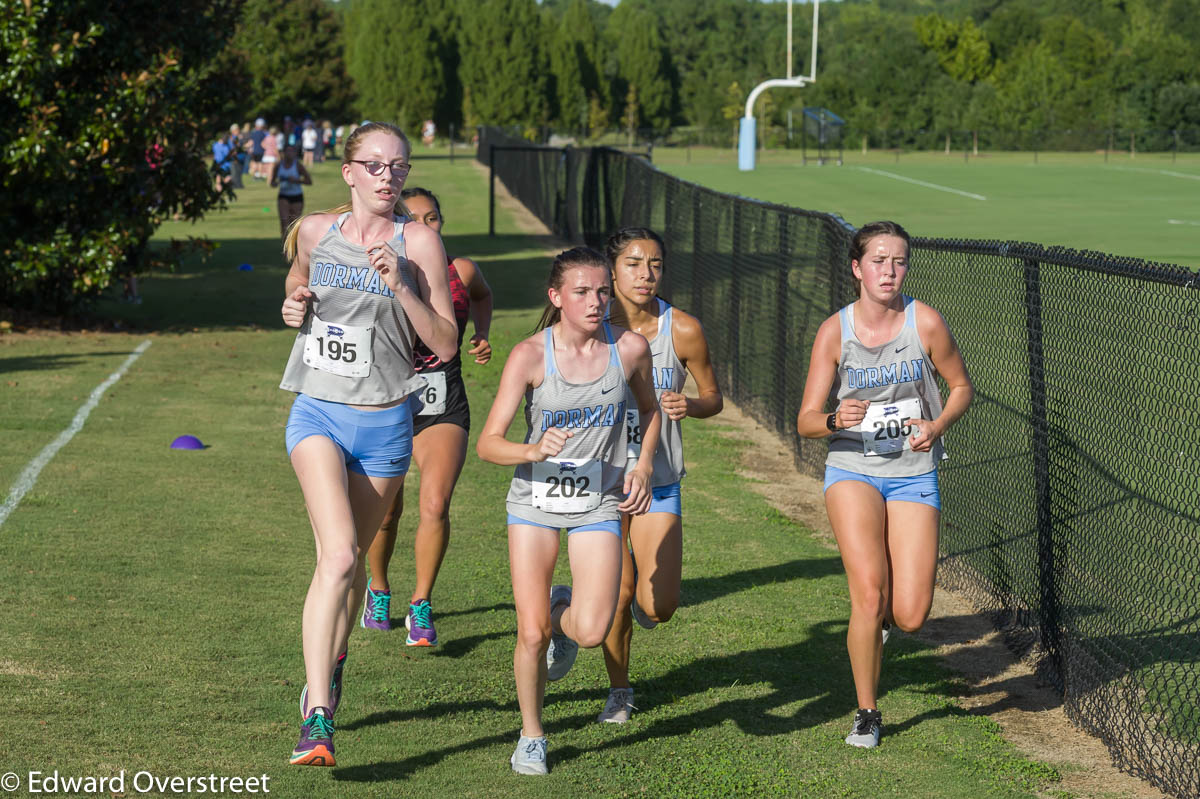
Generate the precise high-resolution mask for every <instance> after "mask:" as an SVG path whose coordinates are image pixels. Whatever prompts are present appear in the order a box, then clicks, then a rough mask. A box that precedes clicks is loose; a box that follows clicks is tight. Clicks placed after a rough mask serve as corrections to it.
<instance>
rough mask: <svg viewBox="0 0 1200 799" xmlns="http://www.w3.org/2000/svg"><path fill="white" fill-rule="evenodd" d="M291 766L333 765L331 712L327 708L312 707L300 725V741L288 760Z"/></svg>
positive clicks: (334, 762)
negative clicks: (309, 713) (310, 712)
mask: <svg viewBox="0 0 1200 799" xmlns="http://www.w3.org/2000/svg"><path fill="white" fill-rule="evenodd" d="M288 762H289V763H291V764H292V765H293V766H333V765H336V764H337V761H335V760H334V759H333V713H332V711H330V710H329V708H325V707H314V708H313V711H312V714H311V715H309V717H308V718H306V719H305V720H304V723H303V724H301V725H300V742H299V743H298V744H296V748H295V749H293V750H292V756H291V758H289V760H288Z"/></svg>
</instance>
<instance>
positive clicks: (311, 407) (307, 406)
mask: <svg viewBox="0 0 1200 799" xmlns="http://www.w3.org/2000/svg"><path fill="white" fill-rule="evenodd" d="M412 429H413V417H412V404H411V403H408V402H402V403H400V404H399V405H396V406H395V407H392V408H385V409H383V410H381V411H364V410H360V409H358V408H352V407H350V406H349V405H343V404H342V403H340V402H327V401H325V400H319V399H313V398H312V397H309V396H307V395H305V394H297V395H296V401H295V402H293V403H292V412H291V414H289V415H288V423H287V434H286V439H285V440H286V442H287V452H288V455H289V456H290V455H291V454H292V450H293V449H295V448H296V445H297V444H299V443H300V442H301V441H303V440H304V439H306V438H308V437H309V436H324V437H325V438H328V439H329V440H330V441H332V442H333V443H334V444H337V446H338V447H339V448H340V449H341V450H342V454H343V455H344V456H345V458H346V468H347V469H349V470H350V471H352V472H358V473H359V474H365V475H368V476H370V477H399V476H400V475H402V474H406V473H407V472H408V464H409V461H410V459H411V458H412V438H413V432H412Z"/></svg>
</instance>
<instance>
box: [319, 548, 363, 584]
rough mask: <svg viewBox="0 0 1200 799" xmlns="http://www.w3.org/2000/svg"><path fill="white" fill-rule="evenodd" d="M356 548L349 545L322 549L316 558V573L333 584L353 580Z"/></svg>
mask: <svg viewBox="0 0 1200 799" xmlns="http://www.w3.org/2000/svg"><path fill="white" fill-rule="evenodd" d="M358 555H359V553H358V547H356V546H354V545H353V544H351V545H350V546H342V547H322V548H321V555H320V557H318V558H317V571H318V572H319V573H320V574H321V576H322V577H324V578H325V579H327V580H333V581H335V582H342V581H350V580H353V579H354V572H355V570H356V569H357V568H358V560H359V558H358Z"/></svg>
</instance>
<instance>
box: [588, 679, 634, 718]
mask: <svg viewBox="0 0 1200 799" xmlns="http://www.w3.org/2000/svg"><path fill="white" fill-rule="evenodd" d="M633 710H637V708H636V707H635V706H634V704H633V689H632V688H613V689H612V690H611V691H609V692H608V703H607V704H605V705H604V711H603V712H601V713H600V715H599V716H597V717H596V721H606V722H608V723H609V724H624V723H625V722H627V721H629V714H630V711H633Z"/></svg>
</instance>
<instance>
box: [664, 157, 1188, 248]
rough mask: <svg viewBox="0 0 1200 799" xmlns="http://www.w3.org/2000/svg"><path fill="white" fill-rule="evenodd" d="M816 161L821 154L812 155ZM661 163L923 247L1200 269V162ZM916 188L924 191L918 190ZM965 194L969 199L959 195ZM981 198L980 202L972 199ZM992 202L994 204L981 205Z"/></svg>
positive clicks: (720, 187)
mask: <svg viewBox="0 0 1200 799" xmlns="http://www.w3.org/2000/svg"><path fill="white" fill-rule="evenodd" d="M810 154H811V153H810ZM653 157H654V164H655V166H657V167H658V168H659V169H662V170H664V171H666V172H668V173H670V174H672V175H677V176H679V177H681V178H683V179H685V180H690V181H693V182H696V183H699V184H701V185H704V186H708V187H709V188H712V189H716V190H717V191H723V192H728V193H730V194H739V195H743V196H746V197H753V198H755V199H759V200H768V201H770V202H775V203H780V204H782V205H791V206H795V207H798V208H806V209H809V210H814V211H829V212H832V213H836V214H839V215H840V216H842V217H843V218H844V219H846V221H848V222H850V223H851V224H853V225H856V226H858V225H862V224H865V223H867V222H870V221H873V220H876V219H895V220H896V221H898V222H900V223H901V224H902V225H904V226H905V227H906V228H907V229H908V231H909V232H910V233H912V234H913V235H915V236H932V237H942V238H960V239H998V240H1004V241H1009V240H1015V241H1030V242H1035V243H1037V244H1044V245H1046V246H1063V247H1069V248H1071V249H1075V250H1092V251H1097V252H1105V253H1111V254H1113V255H1120V256H1125V257H1131V258H1142V259H1145V260H1150V261H1163V262H1166V263H1172V264H1180V265H1183V266H1187V267H1190V268H1193V269H1195V268H1200V154H1186V155H1181V156H1180V157H1179V158H1178V159H1177V160H1175V161H1172V159H1171V157H1170V156H1169V155H1162V154H1158V153H1152V154H1139V155H1138V156H1137V157H1135V158H1130V157H1129V154H1128V153H1124V154H1116V153H1110V154H1109V157H1108V162H1107V163H1105V161H1104V156H1103V154H1094V153H1039V154H1038V155H1037V161H1036V163H1035V161H1034V154H1033V153H987V154H984V155H980V156H978V157H971V158H970V159H969V160H964V158H963V154H962V153H961V152H958V153H952V154H951V155H945V154H943V153H937V152H919V153H901V154H896V153H891V152H878V151H871V152H868V153H867V154H866V155H863V154H862V153H861V152H858V151H849V152H847V153H846V155H845V162H844V165H843V166H840V167H839V166H835V165H832V164H828V165H826V166H817V165H816V164H815V163H814V162H813V161H811V160H810V162H809V164H808V166H804V165H803V164H802V163H801V156H800V152H799V151H798V150H790V151H789V150H768V151H766V152H762V153H760V154H759V159H758V167H757V169H755V170H754V171H753V172H740V171H739V170H738V168H737V154H736V153H735V152H733V151H732V150H716V149H712V148H698V147H693V148H667V147H663V148H659V149H656V150H655V151H654V155H653ZM911 181H920V182H921V183H924V184H929V185H919V184H917V183H913V182H911ZM956 192H958V193H956ZM967 195H975V196H973V197H972V196H967ZM979 198H985V199H979Z"/></svg>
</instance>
